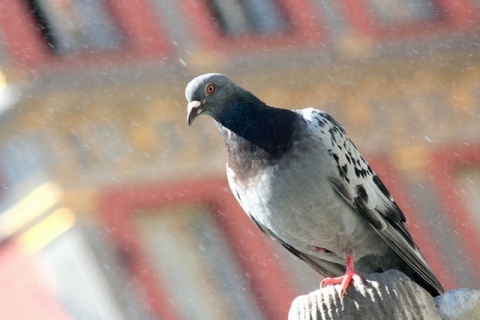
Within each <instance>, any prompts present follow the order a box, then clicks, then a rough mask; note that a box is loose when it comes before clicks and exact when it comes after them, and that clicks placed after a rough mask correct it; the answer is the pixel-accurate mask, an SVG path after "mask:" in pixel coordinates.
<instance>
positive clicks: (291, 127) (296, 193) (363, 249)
mask: <svg viewBox="0 0 480 320" xmlns="http://www.w3.org/2000/svg"><path fill="white" fill-rule="evenodd" d="M185 95H186V98H187V101H188V107H187V111H188V115H187V123H188V125H191V124H192V123H193V122H194V120H195V119H196V118H197V117H198V116H199V115H201V114H206V115H209V116H210V117H211V118H213V119H214V121H215V122H216V124H217V126H218V129H219V130H220V133H221V135H222V137H223V140H224V142H225V145H226V149H227V155H228V158H227V159H228V160H227V178H228V183H229V186H230V188H231V191H232V193H233V195H234V196H235V198H236V199H237V201H238V202H239V204H240V206H241V207H242V208H243V210H244V211H245V213H246V214H247V215H248V216H249V217H250V218H251V220H252V221H253V222H254V223H255V224H256V226H257V227H258V228H260V230H261V231H263V232H264V233H265V234H266V235H268V236H269V237H271V238H273V239H274V240H276V241H278V242H279V243H280V244H282V245H283V246H284V247H285V248H286V249H287V250H289V251H290V252H291V253H293V254H294V255H296V256H297V257H298V258H300V259H301V260H303V261H305V262H306V263H307V264H309V265H310V266H311V267H312V268H313V269H315V270H316V271H317V272H318V273H320V274H321V275H322V276H324V277H325V279H324V280H323V281H322V282H321V287H324V286H326V285H336V284H339V285H341V292H342V294H343V295H345V294H346V292H347V288H348V286H349V284H350V283H352V282H357V281H358V282H359V283H361V282H362V278H361V277H362V276H365V275H367V274H369V273H374V272H383V271H386V270H389V269H396V270H399V271H401V272H403V273H404V274H406V275H407V276H408V277H409V278H410V279H412V281H414V282H416V283H417V284H419V285H420V286H421V287H423V288H424V289H425V290H426V291H428V292H429V293H430V294H431V295H432V296H437V295H440V294H441V293H443V292H444V289H443V287H442V285H441V284H440V282H439V281H438V279H437V278H436V277H435V275H434V274H433V272H432V270H431V269H430V267H429V266H428V264H427V262H426V260H425V258H424V257H423V255H422V254H421V252H420V250H419V248H418V246H417V245H416V244H415V242H414V241H413V239H412V236H411V235H410V233H409V232H408V230H407V229H406V226H405V223H406V221H407V220H406V217H405V215H404V213H403V212H402V210H401V209H400V208H399V206H398V205H397V204H396V202H395V201H394V199H393V198H392V196H391V195H390V193H389V191H388V190H387V188H386V187H385V185H384V184H383V183H382V181H381V180H380V178H379V177H378V176H377V175H376V174H375V172H374V171H373V170H372V168H371V167H370V166H369V164H368V163H367V161H366V160H365V159H364V158H363V157H362V155H361V154H360V152H359V151H358V150H357V148H356V147H355V145H354V144H353V142H352V141H351V140H350V139H349V138H348V136H347V134H346V132H345V130H344V129H343V128H342V127H341V125H340V124H339V123H338V122H337V121H336V120H335V119H334V118H333V117H332V116H330V115H329V114H328V113H326V112H323V111H320V110H317V109H313V108H307V109H302V110H287V109H283V108H276V107H271V106H268V105H267V104H266V103H264V102H263V101H261V100H260V99H259V98H257V97H256V96H255V95H254V94H252V93H251V92H249V91H247V90H245V89H243V88H241V87H240V86H238V85H237V84H236V83H234V82H233V81H231V80H230V79H229V78H227V77H226V76H224V75H222V74H218V73H209V74H204V75H201V76H198V77H196V78H194V79H193V80H191V81H190V83H189V84H188V85H187V87H186V90H185Z"/></svg>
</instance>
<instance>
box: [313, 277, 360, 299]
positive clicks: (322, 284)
mask: <svg viewBox="0 0 480 320" xmlns="http://www.w3.org/2000/svg"><path fill="white" fill-rule="evenodd" d="M352 280H353V281H354V282H360V283H362V282H363V281H362V278H361V277H360V276H359V275H358V273H356V272H353V271H352V272H346V273H345V275H343V276H341V277H336V278H325V279H323V280H322V282H320V288H324V287H326V286H328V285H331V284H341V285H342V295H345V294H346V293H347V288H348V285H349V284H350V282H352Z"/></svg>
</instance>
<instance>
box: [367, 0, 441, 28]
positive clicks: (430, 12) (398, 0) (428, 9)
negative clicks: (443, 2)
mask: <svg viewBox="0 0 480 320" xmlns="http://www.w3.org/2000/svg"><path fill="white" fill-rule="evenodd" d="M367 4H368V6H369V7H370V9H371V12H372V14H373V16H374V19H375V21H376V22H377V23H378V24H379V26H391V25H395V24H407V23H419V22H420V23H421V22H429V21H433V20H435V19H436V18H437V17H438V12H437V8H436V6H435V1H433V0H420V1H419V0H367Z"/></svg>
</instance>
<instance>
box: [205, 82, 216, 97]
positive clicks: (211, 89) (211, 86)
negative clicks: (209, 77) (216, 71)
mask: <svg viewBox="0 0 480 320" xmlns="http://www.w3.org/2000/svg"><path fill="white" fill-rule="evenodd" d="M205 92H206V93H207V94H208V95H210V94H212V93H214V92H215V85H214V84H213V83H210V84H208V85H207V87H206V88H205Z"/></svg>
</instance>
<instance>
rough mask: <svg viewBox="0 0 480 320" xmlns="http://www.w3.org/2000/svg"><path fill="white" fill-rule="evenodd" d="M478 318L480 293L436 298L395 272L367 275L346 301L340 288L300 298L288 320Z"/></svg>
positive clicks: (457, 292)
mask: <svg viewBox="0 0 480 320" xmlns="http://www.w3.org/2000/svg"><path fill="white" fill-rule="evenodd" d="M476 318H480V290H473V289H457V290H451V291H448V292H445V293H444V294H442V295H441V296H438V297H436V298H433V297H432V296H431V295H430V294H428V293H427V292H426V291H425V290H424V289H423V288H422V287H420V286H419V285H417V284H416V283H414V282H412V281H411V280H410V279H409V278H408V277H407V276H406V275H404V274H403V273H401V272H399V271H396V270H389V271H387V272H384V273H373V274H369V275H367V276H366V278H365V279H364V281H363V284H359V283H354V285H353V286H352V285H351V286H350V287H349V289H348V291H347V294H346V295H345V296H344V297H342V296H341V292H340V286H328V287H325V288H322V289H319V290H316V291H314V292H311V293H310V294H308V295H303V296H299V297H297V298H296V299H295V300H294V301H293V303H292V306H291V308H290V312H289V316H288V319H289V320H320V319H322V320H326V319H346V320H350V319H476Z"/></svg>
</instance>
